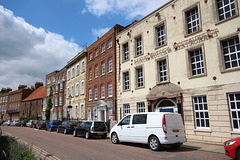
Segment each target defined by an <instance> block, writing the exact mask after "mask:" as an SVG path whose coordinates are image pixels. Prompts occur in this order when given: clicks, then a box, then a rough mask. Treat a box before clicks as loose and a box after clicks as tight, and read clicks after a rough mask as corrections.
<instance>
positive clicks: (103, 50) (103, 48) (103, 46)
mask: <svg viewBox="0 0 240 160" xmlns="http://www.w3.org/2000/svg"><path fill="white" fill-rule="evenodd" d="M101 49H102V53H103V52H105V43H103V44H102V46H101Z"/></svg>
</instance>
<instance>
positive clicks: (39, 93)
mask: <svg viewBox="0 0 240 160" xmlns="http://www.w3.org/2000/svg"><path fill="white" fill-rule="evenodd" d="M44 97H45V86H41V87H39V88H38V89H36V90H35V91H34V92H33V93H32V94H30V95H29V96H28V97H27V98H25V99H24V100H23V102H26V101H31V100H36V99H41V98H44Z"/></svg>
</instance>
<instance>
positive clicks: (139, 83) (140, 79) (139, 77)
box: [135, 66, 144, 88]
mask: <svg viewBox="0 0 240 160" xmlns="http://www.w3.org/2000/svg"><path fill="white" fill-rule="evenodd" d="M135 71H136V88H142V87H144V70H143V66H140V67H137V68H135ZM140 71H141V73H140Z"/></svg>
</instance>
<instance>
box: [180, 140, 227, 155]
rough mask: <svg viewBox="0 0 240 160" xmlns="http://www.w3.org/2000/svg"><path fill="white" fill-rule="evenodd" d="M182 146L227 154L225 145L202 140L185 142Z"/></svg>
mask: <svg viewBox="0 0 240 160" xmlns="http://www.w3.org/2000/svg"><path fill="white" fill-rule="evenodd" d="M181 147H184V148H191V149H196V150H200V151H207V152H215V153H222V154H225V151H224V146H223V145H217V144H208V143H201V142H185V143H184V144H183V145H182V146H181Z"/></svg>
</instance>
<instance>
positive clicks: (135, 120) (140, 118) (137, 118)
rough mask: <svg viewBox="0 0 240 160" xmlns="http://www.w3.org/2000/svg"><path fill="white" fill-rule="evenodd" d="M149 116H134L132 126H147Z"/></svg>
mask: <svg viewBox="0 0 240 160" xmlns="http://www.w3.org/2000/svg"><path fill="white" fill-rule="evenodd" d="M146 123H147V115H146V114H136V115H134V116H133V121H132V124H146Z"/></svg>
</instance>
